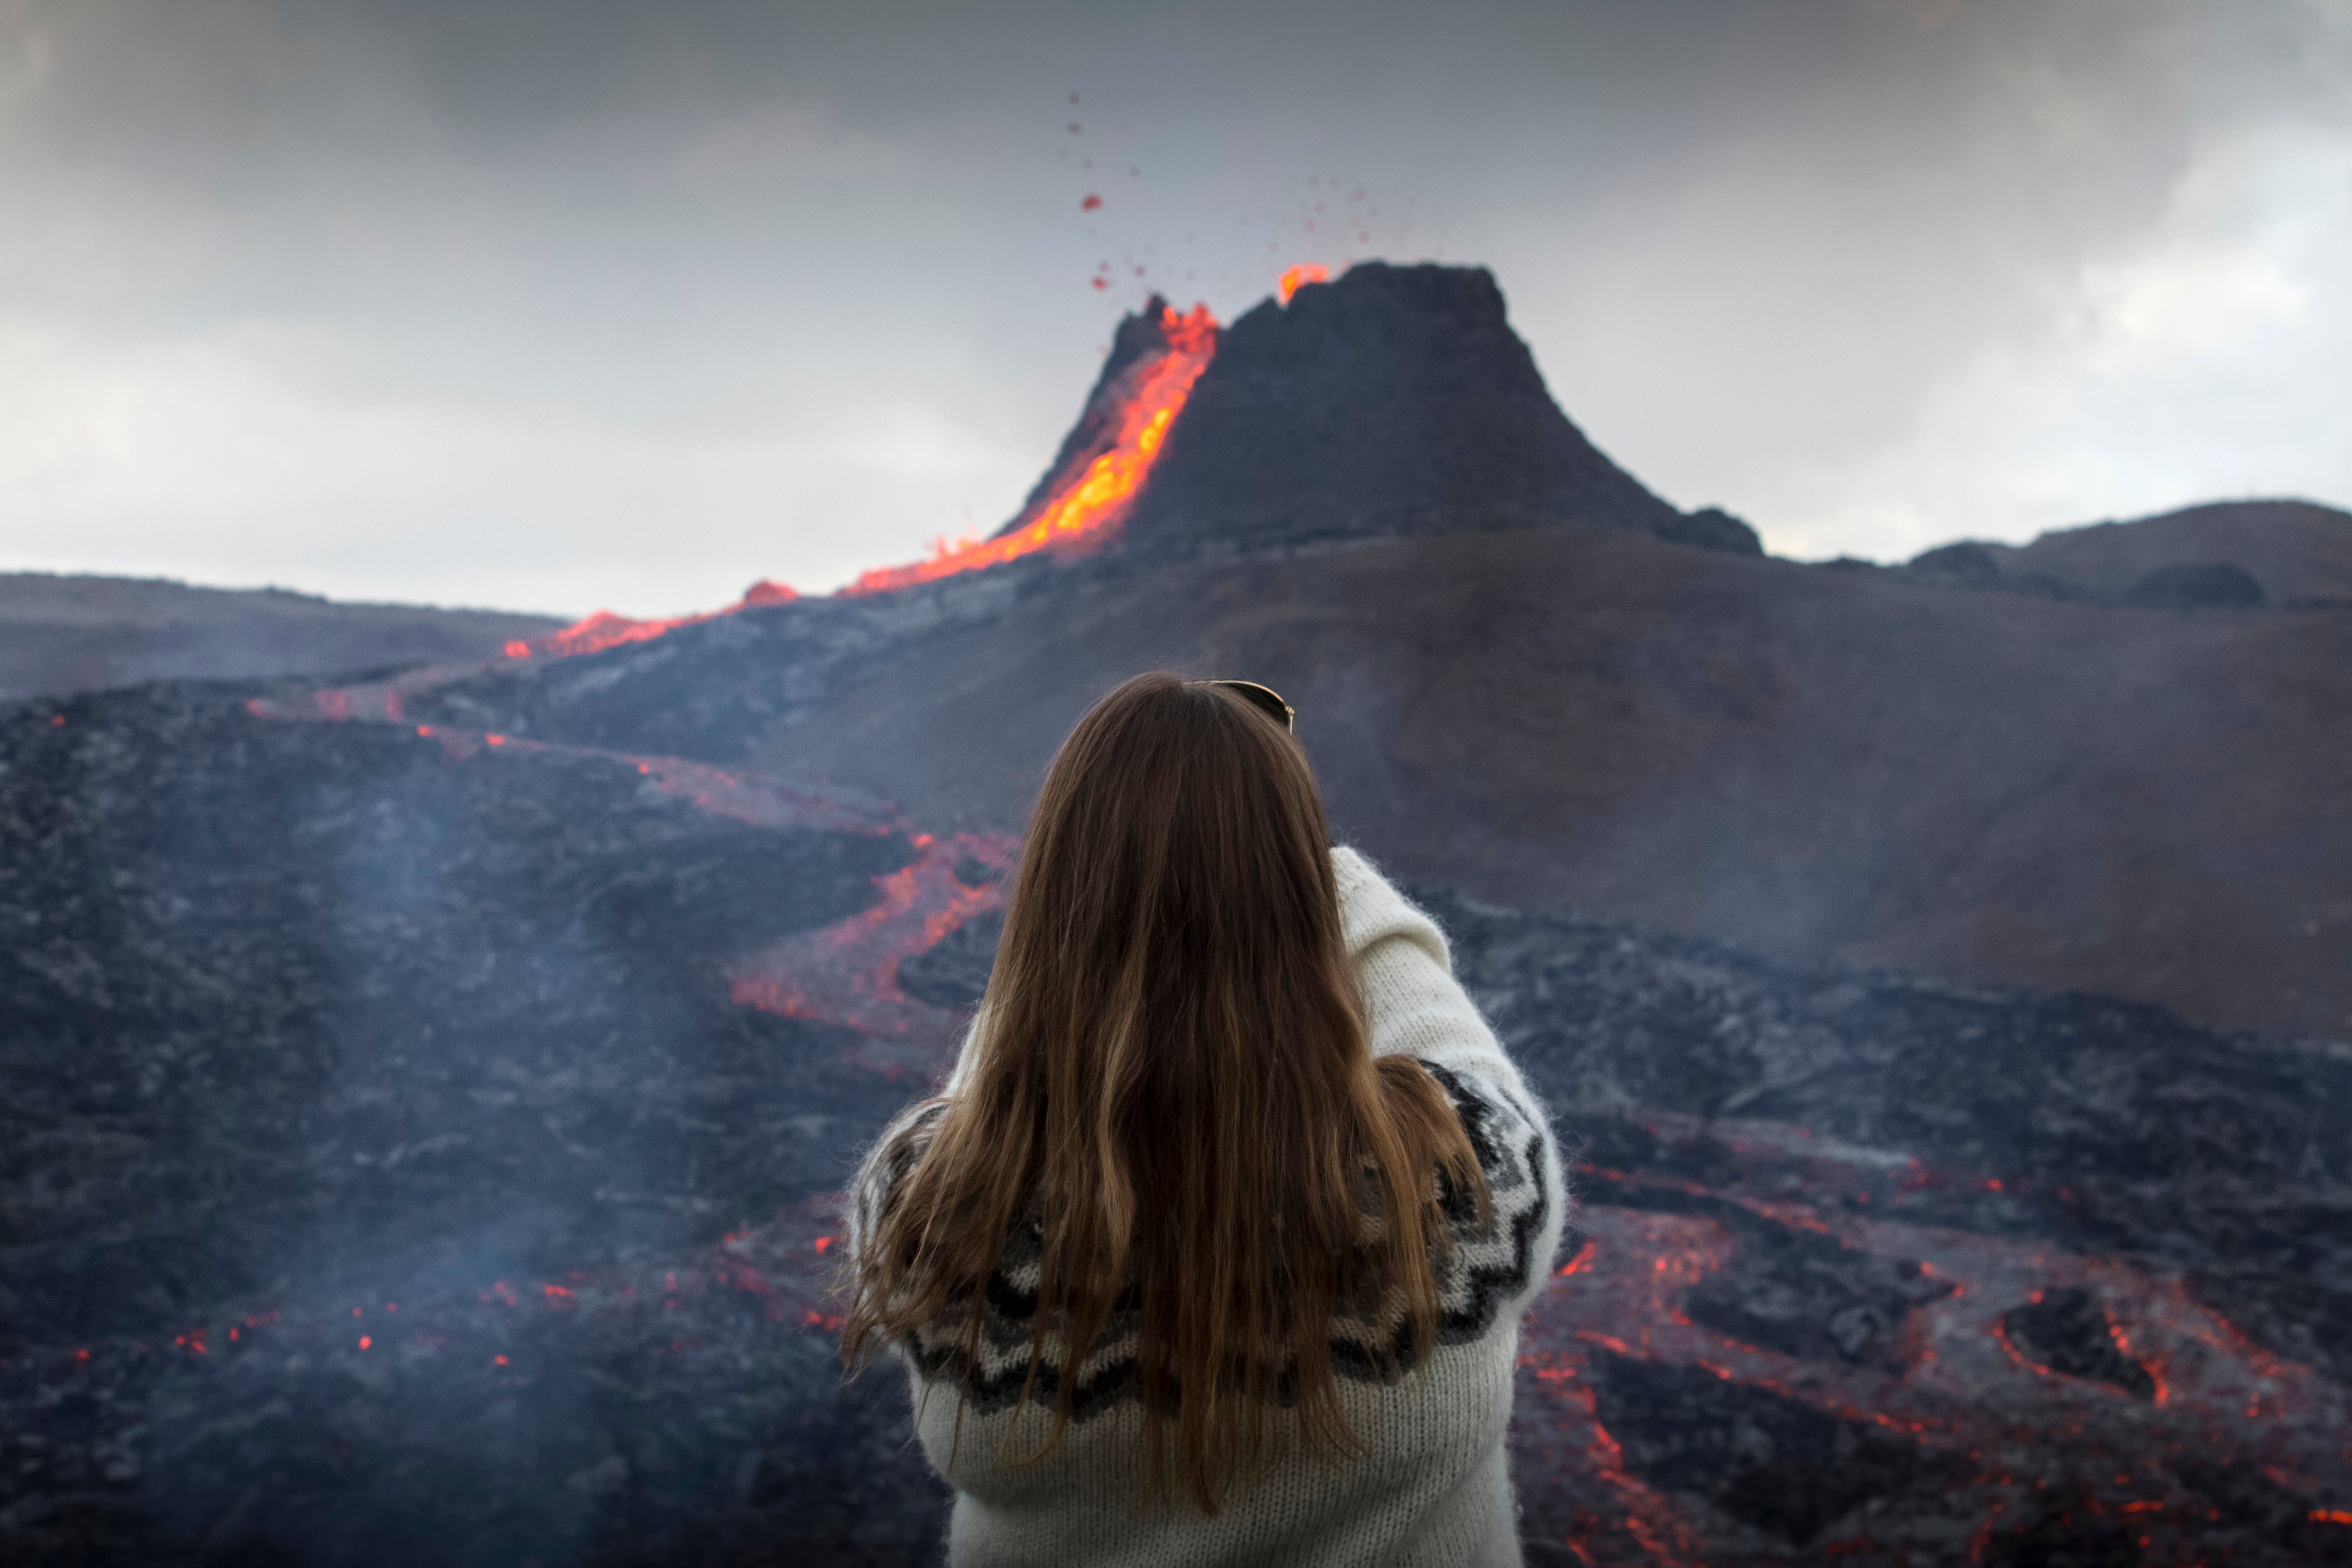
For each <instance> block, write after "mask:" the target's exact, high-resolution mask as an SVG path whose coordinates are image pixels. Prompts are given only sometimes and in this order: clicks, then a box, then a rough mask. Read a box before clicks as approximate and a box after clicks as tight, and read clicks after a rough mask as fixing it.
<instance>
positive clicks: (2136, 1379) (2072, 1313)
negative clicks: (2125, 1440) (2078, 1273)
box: [2000, 1288, 2156, 1399]
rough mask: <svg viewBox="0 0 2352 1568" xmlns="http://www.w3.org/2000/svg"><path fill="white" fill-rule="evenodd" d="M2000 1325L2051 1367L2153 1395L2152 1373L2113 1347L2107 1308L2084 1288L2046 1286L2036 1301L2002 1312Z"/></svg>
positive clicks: (2020, 1346) (2133, 1393)
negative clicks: (2149, 1373)
mask: <svg viewBox="0 0 2352 1568" xmlns="http://www.w3.org/2000/svg"><path fill="white" fill-rule="evenodd" d="M2000 1327H2001V1332H2003V1333H2005V1334H2007V1335H2008V1336H2009V1341H2010V1342H2011V1344H2013V1345H2015V1346H2016V1347H2017V1348H2018V1349H2019V1350H2020V1351H2021V1352H2024V1353H2025V1354H2026V1355H2028V1356H2030V1357H2032V1359H2033V1360H2034V1361H2036V1362H2038V1363H2041V1364H2042V1365H2043V1366H2046V1367H2048V1368H2049V1369H2050V1370H2051V1371H2053V1372H2063V1373H2065V1374H2066V1375H2067V1376H2069V1377H2095V1378H2097V1379H2098V1380H2099V1381H2100V1382H2101V1383H2107V1384H2114V1385H2115V1386H2116V1387H2117V1388H2120V1389H2122V1390H2123V1391H2124V1392H2125V1393H2126V1394H2130V1395H2131V1396H2132V1397H2133V1398H2135V1399H2154V1398H2155V1397H2156V1379H2154V1378H2153V1377H2150V1376H2149V1375H2148V1373H2147V1368H2146V1367H2144V1366H2142V1365H2140V1364H2139V1363H2137V1362H2136V1361H2134V1360H2132V1359H2131V1358H2130V1357H2129V1356H2126V1355H2125V1354H2124V1353H2123V1352H2122V1351H2120V1350H2118V1349H2117V1348H2116V1342H2115V1335H2114V1332H2113V1331H2112V1327H2111V1325H2110V1324H2109V1323H2108V1321H2107V1317H2106V1313H2105V1310H2103V1309H2102V1308H2101V1307H2100V1305H2099V1299H2098V1298H2097V1297H2096V1296H2095V1295H2093V1294H2092V1293H2091V1292H2090V1291H2088V1290H2084V1289H2080V1288H2076V1289H2069V1290H2051V1291H2046V1292H2044V1293H2043V1295H2042V1300H2039V1301H2033V1302H2030V1303H2028V1304H2026V1305H2024V1306H2021V1307H2011V1309H2010V1310H2008V1311H2006V1312H2003V1313H2002V1314H2001V1315H2000Z"/></svg>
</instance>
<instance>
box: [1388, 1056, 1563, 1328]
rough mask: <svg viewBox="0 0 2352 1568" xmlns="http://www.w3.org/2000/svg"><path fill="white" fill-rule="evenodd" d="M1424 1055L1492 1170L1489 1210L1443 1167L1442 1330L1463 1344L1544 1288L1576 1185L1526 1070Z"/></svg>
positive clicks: (1481, 1164) (1486, 1170) (1481, 1161)
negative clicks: (1570, 1182) (1446, 1234)
mask: <svg viewBox="0 0 2352 1568" xmlns="http://www.w3.org/2000/svg"><path fill="white" fill-rule="evenodd" d="M1419 1059H1420V1060H1421V1065H1422V1066H1423V1068H1426V1069H1427V1070H1428V1072H1429V1076H1430V1077H1431V1078H1433V1079H1435V1080H1436V1081H1437V1085H1438V1087H1439V1088H1440V1089H1444V1091H1445V1097H1446V1099H1447V1100H1450V1101H1451V1102H1452V1103H1453V1106H1454V1114H1455V1115H1456V1116H1457V1117H1459V1118H1460V1119H1461V1121H1462V1131H1463V1132H1464V1134H1465V1136H1467V1138H1468V1139H1469V1141H1470V1152H1471V1153H1472V1154H1473V1155H1475V1157H1476V1159H1477V1161H1478V1169H1479V1171H1480V1173H1482V1174H1484V1175H1485V1177H1486V1193H1487V1198H1488V1203H1487V1208H1486V1215H1485V1216H1484V1217H1483V1218H1482V1217H1481V1216H1480V1215H1479V1212H1478V1203H1477V1198H1476V1195H1475V1194H1473V1193H1471V1192H1469V1191H1467V1190H1465V1189H1463V1188H1460V1187H1458V1186H1457V1185H1456V1184H1454V1183H1453V1182H1452V1181H1450V1180H1448V1179H1446V1178H1445V1177H1444V1174H1443V1173H1441V1174H1440V1176H1439V1183H1438V1203H1439V1208H1440V1210H1441V1212H1443V1213H1444V1215H1445V1218H1446V1221H1447V1223H1448V1224H1449V1225H1450V1226H1451V1227H1452V1230H1453V1237H1452V1240H1453V1246H1452V1248H1451V1251H1450V1256H1449V1257H1448V1258H1446V1260H1445V1262H1444V1265H1443V1266H1442V1268H1441V1269H1440V1273H1439V1279H1438V1285H1439V1297H1440V1300H1439V1307H1440V1312H1439V1324H1438V1337H1439V1339H1440V1340H1441V1342H1449V1343H1459V1342H1463V1341H1465V1340H1471V1339H1475V1338H1477V1337H1479V1336H1480V1335H1483V1334H1485V1333H1486V1331H1487V1330H1488V1329H1489V1328H1491V1327H1492V1326H1493V1325H1494V1323H1495V1321H1496V1318H1497V1317H1499V1316H1500V1315H1502V1314H1503V1313H1504V1312H1505V1311H1506V1310H1508V1311H1509V1312H1510V1313H1511V1315H1512V1316H1513V1317H1516V1316H1517V1312H1518V1311H1519V1310H1520V1309H1522V1308H1523V1307H1524V1306H1525V1305H1526V1304H1527V1303H1528V1301H1529V1300H1533V1299H1534V1296H1535V1294H1536V1292H1537V1291H1538V1290H1539V1289H1541V1288H1542V1285H1543V1281H1544V1280H1545V1279H1547V1278H1548V1277H1549V1273H1550V1270H1551V1255H1552V1253H1553V1252H1554V1251H1556V1250H1557V1249H1558V1247H1559V1236H1560V1231H1561V1228H1562V1226H1563V1224H1564V1222H1565V1220H1566V1217H1567V1212H1568V1207H1569V1203H1570V1194H1569V1193H1568V1190H1567V1183H1566V1181H1565V1180H1564V1178H1563V1174H1562V1173H1561V1170H1560V1163H1559V1149H1558V1145H1557V1143H1556V1142H1555V1141H1554V1139H1553V1136H1552V1131H1551V1126H1550V1122H1549V1120H1548V1119H1547V1118H1546V1116H1545V1114H1544V1110H1543V1107H1542V1106H1541V1105H1539V1104H1538V1103H1537V1102H1536V1101H1535V1100H1534V1099H1533V1098H1532V1097H1531V1096H1529V1095H1528V1092H1527V1090H1526V1089H1525V1087H1524V1086H1523V1085H1521V1084H1520V1083H1519V1082H1517V1075H1516V1074H1510V1073H1488V1072H1482V1071H1479V1070H1477V1068H1475V1067H1465V1065H1464V1064H1462V1063H1460V1062H1451V1063H1447V1062H1437V1061H1431V1060H1429V1059H1428V1058H1419Z"/></svg>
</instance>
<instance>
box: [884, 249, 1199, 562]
mask: <svg viewBox="0 0 2352 1568" xmlns="http://www.w3.org/2000/svg"><path fill="white" fill-rule="evenodd" d="M1216 352H1217V323H1216V321H1214V320H1213V318H1212V317H1211V316H1210V314H1209V308H1208V307H1207V306H1206V305H1195V306H1194V307H1192V311H1191V313H1190V314H1180V313H1178V311H1177V310H1176V308H1175V307H1174V306H1172V305H1171V304H1169V303H1168V302H1167V301H1166V300H1162V299H1160V298H1159V297H1158V296H1156V295H1155V296H1154V297H1153V298H1152V300H1151V302H1150V305H1148V306H1146V307H1145V309H1144V310H1143V312H1142V314H1141V315H1139V316H1130V317H1129V318H1128V320H1127V321H1125V322H1124V323H1122V324H1121V326H1120V329H1119V334H1118V342H1117V343H1116V344H1115V345H1114V346H1113V349H1112V352H1111V356H1110V359H1109V361H1108V363H1106V364H1105V365H1104V366H1103V372H1102V377H1101V379H1100V380H1099V381H1097V383H1096V384H1095V390H1094V393H1093V395H1091V396H1089V397H1088V398H1087V406H1086V411H1085V412H1084V413H1083V414H1081V415H1080V416H1078V423H1077V426H1076V428H1075V429H1073V430H1072V431H1071V432H1070V436H1069V438H1068V439H1067V440H1066V441H1065V442H1064V443H1063V445H1062V450H1061V452H1060V454H1059V455H1058V456H1056V457H1055V459H1054V466H1053V468H1051V469H1049V470H1048V471H1047V473H1046V476H1045V479H1044V480H1043V481H1041V482H1040V484H1039V485H1038V487H1037V489H1036V490H1034V491H1033V492H1031V495H1030V499H1029V501H1028V503H1027V504H1026V505H1025V506H1024V507H1023V508H1022V509H1021V514H1020V515H1019V516H1018V517H1016V518H1014V519H1013V521H1011V522H1009V523H1007V524H1005V526H1004V527H1003V529H1002V530H1000V531H998V532H997V533H996V534H995V535H994V536H993V537H992V538H989V539H984V540H970V541H966V542H961V543H957V544H949V543H947V542H941V543H940V545H939V546H938V548H937V549H936V551H935V552H933V554H932V556H931V558H930V559H929V560H928V561H919V562H916V563H914V564H912V565H910V566H887V567H877V568H876V569H875V570H873V571H871V572H867V573H866V574H863V575H862V576H860V577H859V578H858V579H857V581H856V582H855V583H852V584H850V585H849V586H848V587H847V588H846V589H844V590H843V592H845V593H849V594H877V593H886V592H887V591H889V590H890V589H893V588H904V587H908V586H909V585H911V584H916V583H929V582H931V581H933V580H934V579H936V578H940V577H945V576H949V575H951V574H954V573H958V572H970V571H973V570H975V569H977V568H979V567H982V566H994V565H997V564H999V563H1003V562H1006V561H1012V560H1015V559H1017V558H1019V557H1021V556H1024V555H1029V554H1034V553H1035V552H1038V551H1041V550H1044V551H1053V552H1057V553H1062V554H1076V553H1079V552H1085V551H1087V550H1093V549H1097V548H1099V547H1100V546H1101V545H1103V544H1104V543H1106V542H1108V540H1109V539H1110V537H1111V535H1112V533H1113V532H1114V531H1116V530H1117V529H1118V525H1119V523H1120V522H1121V521H1124V520H1125V518H1126V516H1127V510H1128V508H1129V505H1131V504H1132V503H1133V501H1134V500H1135V498H1136V496H1137V494H1138V493H1139V491H1140V490H1141V489H1143V481H1144V479H1145V478H1146V477H1147V476H1149V475H1150V471H1151V465H1152V462H1153V460H1154V459H1155V458H1158V457H1159V455H1160V444H1161V442H1163V441H1164V440H1166V438H1167V436H1168V428H1169V426H1171V425H1173V424H1174V423H1175V421H1176V416H1178V415H1179V414H1181V413H1182V412H1183V411H1184V401H1185V399H1186V398H1188V397H1190V396H1192V384H1193V383H1194V382H1197V381H1199V380H1200V379H1201V373H1202V371H1204V370H1206V369H1208V368H1209V360H1210V358H1211V357H1212V356H1213V355H1214V354H1215V353H1216Z"/></svg>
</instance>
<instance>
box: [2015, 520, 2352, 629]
mask: <svg viewBox="0 0 2352 1568" xmlns="http://www.w3.org/2000/svg"><path fill="white" fill-rule="evenodd" d="M1984 549H1985V552H1986V554H1987V555H1988V556H1989V557H1990V560H1991V562H1992V563H1993V564H1994V565H1995V567H1996V569H1997V570H1998V571H1999V573H2000V575H2001V576H2002V577H2005V578H2009V579H2011V580H2018V581H2024V582H2029V583H2030V582H2033V581H2037V580H2041V581H2049V582H2054V583H2058V584H2063V585H2065V586H2066V587H2069V588H2072V589H2074V590H2075V591H2077V592H2079V593H2081V594H2082V595H2084V596H2085V597H2088V598H2093V599H2102V600H2107V601H2110V602H2116V603H2121V602H2125V601H2126V600H2128V599H2129V598H2130V597H2131V596H2132V594H2133V590H2134V589H2135V588H2140V587H2141V586H2142V585H2143V584H2147V582H2148V578H2149V574H2152V573H2160V572H2164V571H2167V570H2176V571H2177V570H2179V569H2180V568H2183V567H2196V566H2212V565H2227V566H2231V567H2235V568H2236V569H2238V570H2239V571H2241V572H2242V573H2244V574H2246V575H2247V576H2248V577H2249V578H2251V579H2252V581H2253V583H2254V584H2255V586H2256V587H2257V588H2259V589H2260V590H2261V593H2262V596H2263V599H2264V600H2266V601H2267V602H2268V603H2270V604H2273V605H2294V604H2301V603H2308V602H2311V601H2323V602H2326V601H2333V602H2335V603H2337V604H2344V605H2352V512H2346V511H2342V510H2337V509H2336V508H2335V507H2327V506H2317V505H2315V504H2313V503H2312V502H2310V501H2298V500H2250V501H2216V502H2213V503H2212V504H2210V505H2208V506H2192V507H2184V508H2182V509H2181V510H2179V511H2169V512H2164V513H2162V514H2160V515H2158V516H2155V517H2143V518H2139V519H2137V520H2135V521H2130V522H2101V523H2094V524H2092V525H2090V526H2089V527H2087V528H2067V529H2059V530H2055V531H2052V532H2049V533H2045V534H2042V536H2041V537H2040V538H2038V539H2036V540H2034V541H2033V542H2032V543H2031V544H2024V545H2006V544H1994V545H1987V546H1985V547H1984Z"/></svg>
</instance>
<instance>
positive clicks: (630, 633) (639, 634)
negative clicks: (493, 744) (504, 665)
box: [506, 577, 800, 658]
mask: <svg viewBox="0 0 2352 1568" xmlns="http://www.w3.org/2000/svg"><path fill="white" fill-rule="evenodd" d="M799 597H800V595H799V594H798V593H796V592H795V591H793V589H792V588H790V587H788V586H786V585H785V584H782V583H776V582H771V581H770V580H768V579H767V578H764V577H762V578H761V580H760V581H758V582H757V583H754V584H751V586H750V587H748V588H746V589H744V590H743V596H742V597H741V598H740V599H738V600H736V601H735V602H734V603H733V604H731V605H728V606H727V607H726V608H725V609H723V610H706V611H704V612H703V613H702V614H700V615H698V616H671V617H669V618H668V619H667V620H651V621H640V620H635V619H633V618H631V617H630V616H622V615H615V614H614V613H613V612H612V611H611V610H598V611H597V612H596V613H595V614H594V615H592V616H587V617H585V618H584V619H582V620H578V621H574V622H573V623H572V625H570V626H566V627H564V628H563V629H562V631H559V632H550V633H549V634H548V635H547V636H545V637H541V638H539V639H538V640H536V641H534V642H510V643H509V644H507V647H506V653H507V657H508V658H531V657H532V656H533V655H537V654H552V655H557V656H562V655H567V654H575V653H594V652H596V651H597V650H598V649H600V648H608V647H619V646H620V645H621V644H623V643H631V642H646V641H647V640H649V639H651V638H654V637H659V636H661V635H662V634H663V633H664V632H667V631H673V630H675V629H677V627H679V626H693V625H694V624H695V623H697V622H698V621H709V620H716V619H717V618H718V617H719V616H731V615H733V614H735V612H736V611H738V610H743V609H749V608H750V607H751V606H752V605H788V604H790V603H792V601H793V600H794V599H797V598H799Z"/></svg>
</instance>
